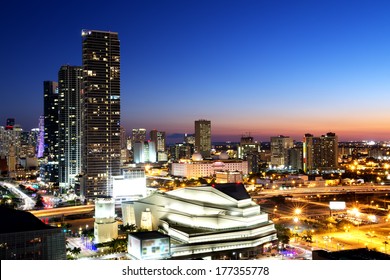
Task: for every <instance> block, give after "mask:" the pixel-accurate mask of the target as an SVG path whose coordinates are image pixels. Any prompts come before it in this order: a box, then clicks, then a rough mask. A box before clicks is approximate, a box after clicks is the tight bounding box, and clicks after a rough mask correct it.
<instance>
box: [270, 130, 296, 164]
mask: <svg viewBox="0 0 390 280" xmlns="http://www.w3.org/2000/svg"><path fill="white" fill-rule="evenodd" d="M293 146H294V140H293V139H292V138H291V137H289V136H283V135H280V136H275V137H271V165H273V166H276V167H279V166H287V165H288V150H289V149H291V148H292V147H293Z"/></svg>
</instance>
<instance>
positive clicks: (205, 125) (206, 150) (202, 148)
mask: <svg viewBox="0 0 390 280" xmlns="http://www.w3.org/2000/svg"><path fill="white" fill-rule="evenodd" d="M195 151H196V152H197V153H200V154H201V155H202V157H203V158H208V157H210V152H211V121H208V120H198V121H195Z"/></svg>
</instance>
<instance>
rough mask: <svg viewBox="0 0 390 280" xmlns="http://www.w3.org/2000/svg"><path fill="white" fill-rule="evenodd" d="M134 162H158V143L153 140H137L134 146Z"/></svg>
mask: <svg viewBox="0 0 390 280" xmlns="http://www.w3.org/2000/svg"><path fill="white" fill-rule="evenodd" d="M133 159H134V163H145V162H150V163H154V162H156V145H155V143H154V142H153V141H144V142H135V143H134V146H133Z"/></svg>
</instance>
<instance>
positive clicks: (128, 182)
mask: <svg viewBox="0 0 390 280" xmlns="http://www.w3.org/2000/svg"><path fill="white" fill-rule="evenodd" d="M112 194H113V197H114V198H117V197H136V196H141V197H145V196H146V177H144V178H134V179H125V178H124V177H123V176H116V177H115V178H114V180H113V189H112Z"/></svg>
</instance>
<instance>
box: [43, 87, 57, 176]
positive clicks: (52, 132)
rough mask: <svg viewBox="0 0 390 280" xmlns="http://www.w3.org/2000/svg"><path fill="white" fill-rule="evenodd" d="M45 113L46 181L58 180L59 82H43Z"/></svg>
mask: <svg viewBox="0 0 390 280" xmlns="http://www.w3.org/2000/svg"><path fill="white" fill-rule="evenodd" d="M43 91H44V92H43V94H44V96H43V114H44V119H45V120H44V123H45V152H44V155H45V157H46V158H47V165H46V174H45V178H44V180H45V181H49V182H55V183H57V182H58V154H59V153H58V139H59V138H58V133H59V126H58V109H59V106H58V97H59V95H58V83H57V82H54V81H44V82H43Z"/></svg>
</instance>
